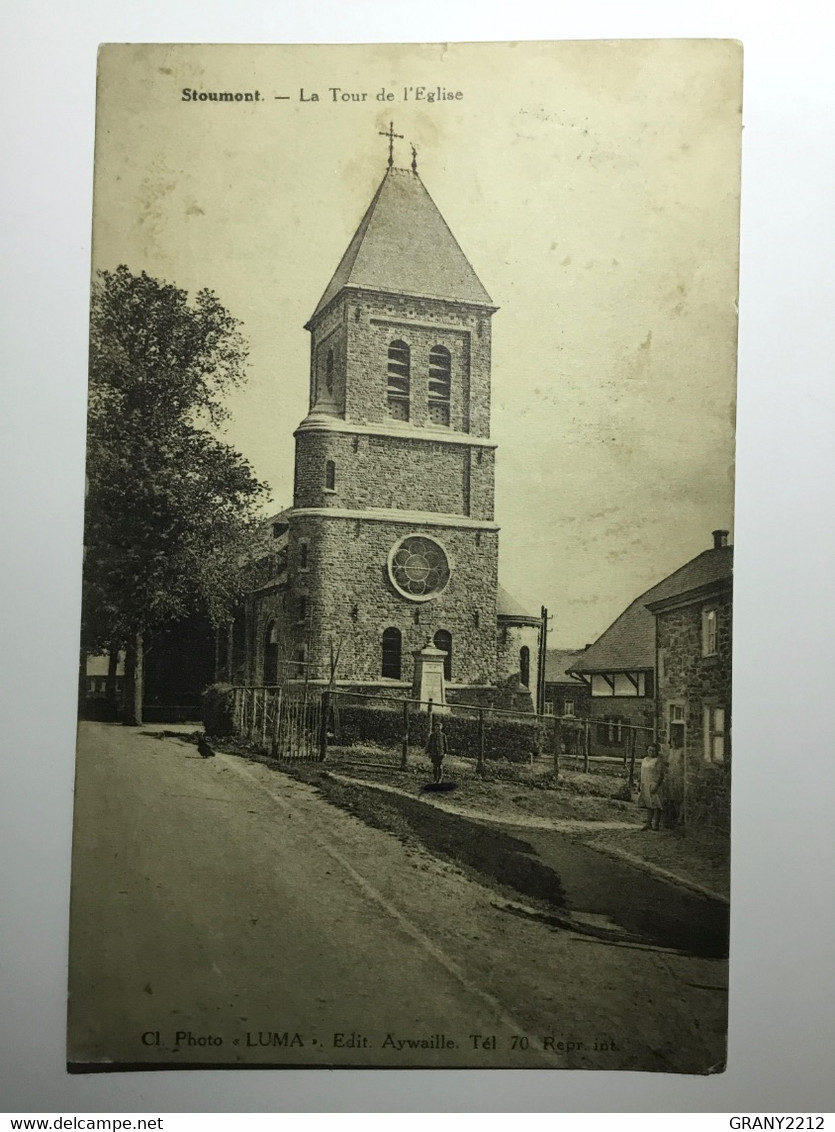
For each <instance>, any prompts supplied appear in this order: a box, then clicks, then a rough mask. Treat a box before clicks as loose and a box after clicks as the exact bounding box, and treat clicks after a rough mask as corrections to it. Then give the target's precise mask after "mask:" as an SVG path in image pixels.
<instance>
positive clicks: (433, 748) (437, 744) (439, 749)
mask: <svg viewBox="0 0 835 1132" xmlns="http://www.w3.org/2000/svg"><path fill="white" fill-rule="evenodd" d="M448 750H449V745H448V743H447V737H446V735H444V725H443V723H441V721H440V719H436V720H435V721H434V727H433V728H432V733H431V735H430V736H429V745H428V747H427V753H428V755H429V759H430V761H431V763H432V781H433V782H440V781H441V777H442V775H443V765H444V755H445V754H446V753H447V751H448Z"/></svg>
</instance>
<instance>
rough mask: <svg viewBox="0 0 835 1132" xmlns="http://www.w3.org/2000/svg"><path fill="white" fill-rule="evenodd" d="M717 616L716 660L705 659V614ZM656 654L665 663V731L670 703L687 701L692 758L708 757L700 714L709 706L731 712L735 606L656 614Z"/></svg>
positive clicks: (727, 603)
mask: <svg viewBox="0 0 835 1132" xmlns="http://www.w3.org/2000/svg"><path fill="white" fill-rule="evenodd" d="M706 608H710V609H714V608H715V609H716V610H717V614H718V617H717V638H716V643H717V654H716V655H715V656H706V657H703V656H702V610H703V609H706ZM657 620H658V630H657V631H658V637H657V640H658V648H659V651H660V653H661V655H662V657H663V668H662V675H661V679H660V680H659V692H660V695H659V708H660V711H659V714H660V717H661V718H660V724H661V727H662V728H664V729H665V730H666V728H667V726H668V723H669V704H670V702H671V701H682V700H683V701H686V705H687V706H686V714H685V722H686V724H687V732H686V734H687V750H688V755H691V754H692V755H694V756H697V757H698V758H699V759H702V758H703V757H704V752H703V749H702V748H703V721H702V709H703V707H704V705H705V704H706V703H713V704H716V705H721V706H723V707H724V708H725V711H726V713H727V715H726V726H728V724H729V722H730V709H731V646H732V623H733V616H732V602H731V599H730V598H729V597H726V598H723V600H722V601H721V602H716V601H706V602H701V603H698V604H695V605H688V606H685V607H684V608H681V609H672V610H666V611H664V612H662V613H659V614H658V619H657Z"/></svg>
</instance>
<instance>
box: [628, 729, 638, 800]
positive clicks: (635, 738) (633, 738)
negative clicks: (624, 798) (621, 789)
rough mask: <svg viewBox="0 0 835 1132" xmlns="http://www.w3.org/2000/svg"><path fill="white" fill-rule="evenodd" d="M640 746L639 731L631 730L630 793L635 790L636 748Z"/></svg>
mask: <svg viewBox="0 0 835 1132" xmlns="http://www.w3.org/2000/svg"><path fill="white" fill-rule="evenodd" d="M637 745H638V729H637V728H630V731H629V791H630V793H631V792H632V791H633V790H634V789H635V748H636V747H637Z"/></svg>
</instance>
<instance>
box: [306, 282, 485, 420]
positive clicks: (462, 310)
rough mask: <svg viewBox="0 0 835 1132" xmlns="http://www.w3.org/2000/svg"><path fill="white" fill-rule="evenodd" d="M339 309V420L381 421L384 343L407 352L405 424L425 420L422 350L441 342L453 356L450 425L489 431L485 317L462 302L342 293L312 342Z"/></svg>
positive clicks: (425, 363) (426, 367) (324, 331)
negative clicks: (342, 394)
mask: <svg viewBox="0 0 835 1132" xmlns="http://www.w3.org/2000/svg"><path fill="white" fill-rule="evenodd" d="M337 311H339V312H340V313H343V312H344V326H345V335H346V338H345V341H346V352H345V361H344V366H345V372H346V373H347V374H348V375H349V376H348V380H347V390H346V400H345V419H346V420H348V421H356V422H359V423H364V424H382V423H384V422H386V421H387V420H388V419H389V417H388V408H387V397H386V386H387V370H388V348H389V344H390V343H391V342H393V341H395V340H400V341H403V342H405V343H406V344H407V345H408V346H409V348H410V351H411V381H410V413H409V420H410V423H412V424H413V425H416V426H418V427H422V426H424V425H425V424H427V423H428V381H429V351H430V349H431V347H432V346H445V347H446V348H447V349H448V350H449V352H450V355H451V359H452V374H451V397H450V428H451V429H455V430H458V431H460V432H466V433H470V434H472V435H473V436H483V437H489V435H490V315H489V312H487V311H482V310H479V309H478V308H475V307H467V306H465V305H464V304H459V303H451V302H441V301H435V300H430V299H415V298H410V297H408V296H395V295H382V294H380V295H377V294H371V293H365V292H350V291H348V292H345V293H344V294H343V296H342V297H341V298H340V299H339V300H338V301H337V302H336V303H335V304H334V306H333V307H332V308H331V309H330V310H329V311H328V312H326V314H325V316H324V317H323V320H322V322H320V323H319V322H317V324H316V326H315V329H314V332H313V334H314V356H317V344H318V342H319V341H320V340H323V339H324V337H325V336H326V334H327V333H329V332H330V331H332V329H333V324H334V322H335V321H337V320H338V316H337V313H336V312H337Z"/></svg>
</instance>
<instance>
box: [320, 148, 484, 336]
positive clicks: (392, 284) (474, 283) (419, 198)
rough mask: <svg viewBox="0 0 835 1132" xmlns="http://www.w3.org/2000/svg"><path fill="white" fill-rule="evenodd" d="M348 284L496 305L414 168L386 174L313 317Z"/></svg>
mask: <svg viewBox="0 0 835 1132" xmlns="http://www.w3.org/2000/svg"><path fill="white" fill-rule="evenodd" d="M345 287H355V288H358V289H360V290H367V291H383V292H386V293H388V294H395V295H414V296H416V297H420V298H428V299H445V300H448V301H451V302H456V301H457V302H461V303H468V304H471V305H472V304H474V305H477V306H485V307H489V308H490V309H491V310H494V309H495V307H494V305H493V301H492V299H491V298H490V296H489V295H488V294H487V291H486V290H485V289H484V287H483V286H482V284H481V282H480V280H479V278H478V276H477V275H476V273H475V271H473V268H472V267H471V265H470V263H469V261H468V260H467V257H466V256H465V255H464V253H463V252H462V250H461V248H460V247H459V245H458V242H457V241H456V239H455V237H454V236H453V234H452V233H451V232H450V230H449V228H448V227H447V225H446V221H445V220H444V218H443V217H442V216H441V214H440V212H439V211H438V208H437V206H436V204H435V202H434V201H433V200H432V198H431V197H430V195H429V193H428V192H427V191H426V189H425V188H424V185H423V182H422V181H421V179H420V177H419V176H418V174H417V172H416V171H415V170H412V169H397V168H391V169H389V170H388V171H387V172H386V175H385V177H383V180H382V182H381V183H380V187H379V188H378V189H377V192H376V193H375V194H374V199H373V200H372V201H371V204H370V205H369V206H368V210H367V212H366V213H365V216H363V218H362V220H361V221H360V225H359V227H358V228H357V230H356V232H355V233H354V238H353V239H352V240H351V242H350V244H349V245H348V249H347V251H346V252H345V254H344V255H343V257H342V259H341V261H340V263H339V266H338V267H337V269H336V271H335V272H334V275H333V278H332V279H331V281H330V283H329V284H328V286H327V288H326V289H325V293H324V294H323V295H322V298H321V299H320V300H319V304H318V306H317V307H316V310H315V311H314V313H313V319H315V318H316V317H317V315H319V314H320V313H321V311H323V310H324V309H325V307H327V306H328V304H329V303H330V302H331V301H332V300H333V299H334V298H336V296H337V295H338V294H339V292H340V291H341V290H342V289H343V288H345ZM313 319H311V321H313Z"/></svg>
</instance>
